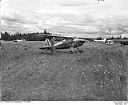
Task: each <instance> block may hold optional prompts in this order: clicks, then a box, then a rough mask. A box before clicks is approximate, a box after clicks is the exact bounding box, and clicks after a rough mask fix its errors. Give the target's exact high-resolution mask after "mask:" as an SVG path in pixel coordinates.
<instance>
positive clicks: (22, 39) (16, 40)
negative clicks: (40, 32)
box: [13, 39, 25, 42]
mask: <svg viewBox="0 0 128 105" xmlns="http://www.w3.org/2000/svg"><path fill="white" fill-rule="evenodd" d="M22 41H25V39H21V40H18V39H17V40H13V42H22Z"/></svg>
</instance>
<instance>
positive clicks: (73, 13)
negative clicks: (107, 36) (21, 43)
mask: <svg viewBox="0 0 128 105" xmlns="http://www.w3.org/2000/svg"><path fill="white" fill-rule="evenodd" d="M124 1H125V3H124ZM28 4H29V5H28ZM126 4H128V2H127V1H126V0H118V2H117V0H106V1H105V3H98V2H97V0H38V2H37V1H35V0H22V1H17V0H12V1H11V2H10V1H9V0H5V1H4V3H3V4H2V16H1V24H2V25H1V26H2V30H6V31H9V32H16V31H21V32H34V31H42V30H43V29H44V28H46V29H48V31H51V32H62V33H73V32H74V33H88V32H89V33H91V32H92V33H93V32H106V33H108V32H110V30H111V32H113V33H114V32H128V14H127V12H128V11H127V9H128V7H127V5H126Z"/></svg>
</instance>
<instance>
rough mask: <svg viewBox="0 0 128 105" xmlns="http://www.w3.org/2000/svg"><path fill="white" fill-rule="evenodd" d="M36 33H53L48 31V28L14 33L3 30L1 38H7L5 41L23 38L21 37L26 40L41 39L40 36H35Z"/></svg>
mask: <svg viewBox="0 0 128 105" xmlns="http://www.w3.org/2000/svg"><path fill="white" fill-rule="evenodd" d="M36 34H42V35H43V34H45V35H47V34H51V33H48V32H47V31H46V30H44V32H43V33H42V32H33V33H19V32H17V33H14V34H10V33H8V32H4V33H3V32H1V40H5V41H13V40H21V39H25V40H26V41H31V40H39V38H38V37H35V36H34V35H36Z"/></svg>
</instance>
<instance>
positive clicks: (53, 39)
mask: <svg viewBox="0 0 128 105" xmlns="http://www.w3.org/2000/svg"><path fill="white" fill-rule="evenodd" d="M50 42H51V53H53V52H54V51H55V46H54V44H55V37H53V38H52V39H51V40H50Z"/></svg>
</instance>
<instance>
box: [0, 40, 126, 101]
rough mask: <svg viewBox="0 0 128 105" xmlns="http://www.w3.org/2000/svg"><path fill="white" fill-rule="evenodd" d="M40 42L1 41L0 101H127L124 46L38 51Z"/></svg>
mask: <svg viewBox="0 0 128 105" xmlns="http://www.w3.org/2000/svg"><path fill="white" fill-rule="evenodd" d="M42 46H44V43H43V42H18V43H16V42H3V43H2V46H1V51H0V54H1V56H0V57H1V58H0V64H1V67H0V68H1V100H2V101H18V100H19V101H42V100H49V101H52V100H81V101H82V100H84V101H89V100H90V101H91V100H104V101H105V100H109V101H114V100H127V70H128V46H122V47H121V46H120V45H119V44H115V45H105V44H100V43H93V42H89V43H85V44H84V45H83V46H82V47H81V49H83V51H84V52H83V53H78V52H77V51H76V52H74V54H70V53H69V50H56V51H55V53H54V54H53V55H51V54H50V53H49V52H47V53H46V52H43V51H41V50H39V47H42Z"/></svg>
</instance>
